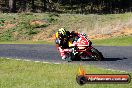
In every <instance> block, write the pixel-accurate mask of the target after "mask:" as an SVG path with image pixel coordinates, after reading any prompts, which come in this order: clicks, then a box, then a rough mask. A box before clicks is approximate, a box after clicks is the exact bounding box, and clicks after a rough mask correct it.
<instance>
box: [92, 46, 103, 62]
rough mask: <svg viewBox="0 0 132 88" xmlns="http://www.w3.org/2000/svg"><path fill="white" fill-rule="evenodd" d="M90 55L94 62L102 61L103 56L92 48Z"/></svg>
mask: <svg viewBox="0 0 132 88" xmlns="http://www.w3.org/2000/svg"><path fill="white" fill-rule="evenodd" d="M91 52H92V55H91V58H92V59H93V60H95V61H101V60H103V59H104V57H103V55H102V53H101V52H99V51H98V50H97V49H95V48H92V49H91Z"/></svg>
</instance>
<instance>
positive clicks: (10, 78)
mask: <svg viewBox="0 0 132 88" xmlns="http://www.w3.org/2000/svg"><path fill="white" fill-rule="evenodd" d="M82 67H83V68H84V69H85V70H86V72H87V73H88V74H126V73H124V72H119V71H110V70H107V69H103V68H99V67H96V66H91V65H82ZM78 68H79V65H78V64H70V63H68V64H52V63H48V64H46V63H41V62H39V63H35V62H32V61H30V62H25V61H17V60H11V59H10V60H8V59H6V58H0V88H80V87H81V88H131V86H132V82H131V83H129V84H86V85H83V86H80V85H78V84H77V83H76V80H75V78H76V75H77V72H78ZM129 74H130V75H131V76H132V73H131V72H130V73H129Z"/></svg>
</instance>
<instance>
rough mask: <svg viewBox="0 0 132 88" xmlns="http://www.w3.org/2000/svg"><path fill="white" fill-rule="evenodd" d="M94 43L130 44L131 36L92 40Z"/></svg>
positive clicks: (110, 44) (107, 44)
mask: <svg viewBox="0 0 132 88" xmlns="http://www.w3.org/2000/svg"><path fill="white" fill-rule="evenodd" d="M92 42H93V44H95V45H105V46H132V36H125V37H121V36H120V37H113V38H108V39H99V40H92Z"/></svg>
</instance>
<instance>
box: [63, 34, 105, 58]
mask: <svg viewBox="0 0 132 88" xmlns="http://www.w3.org/2000/svg"><path fill="white" fill-rule="evenodd" d="M69 47H70V51H66V52H65V55H67V59H69V60H71V61H74V60H83V59H85V60H87V59H92V60H96V61H101V60H103V59H104V57H103V55H102V53H101V52H99V51H98V50H97V49H95V48H94V47H93V46H92V42H91V41H90V40H89V39H88V38H87V37H86V36H85V35H82V34H79V35H78V36H76V38H75V39H74V41H73V42H72V43H70V42H69Z"/></svg>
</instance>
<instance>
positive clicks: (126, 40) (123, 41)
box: [0, 36, 132, 46]
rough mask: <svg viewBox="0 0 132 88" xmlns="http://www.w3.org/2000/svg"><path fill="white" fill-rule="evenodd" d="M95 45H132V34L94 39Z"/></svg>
mask: <svg viewBox="0 0 132 88" xmlns="http://www.w3.org/2000/svg"><path fill="white" fill-rule="evenodd" d="M92 42H93V44H94V45H104V46H132V36H125V37H113V38H108V39H97V40H92ZM0 44H49V45H53V44H55V43H54V41H0Z"/></svg>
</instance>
